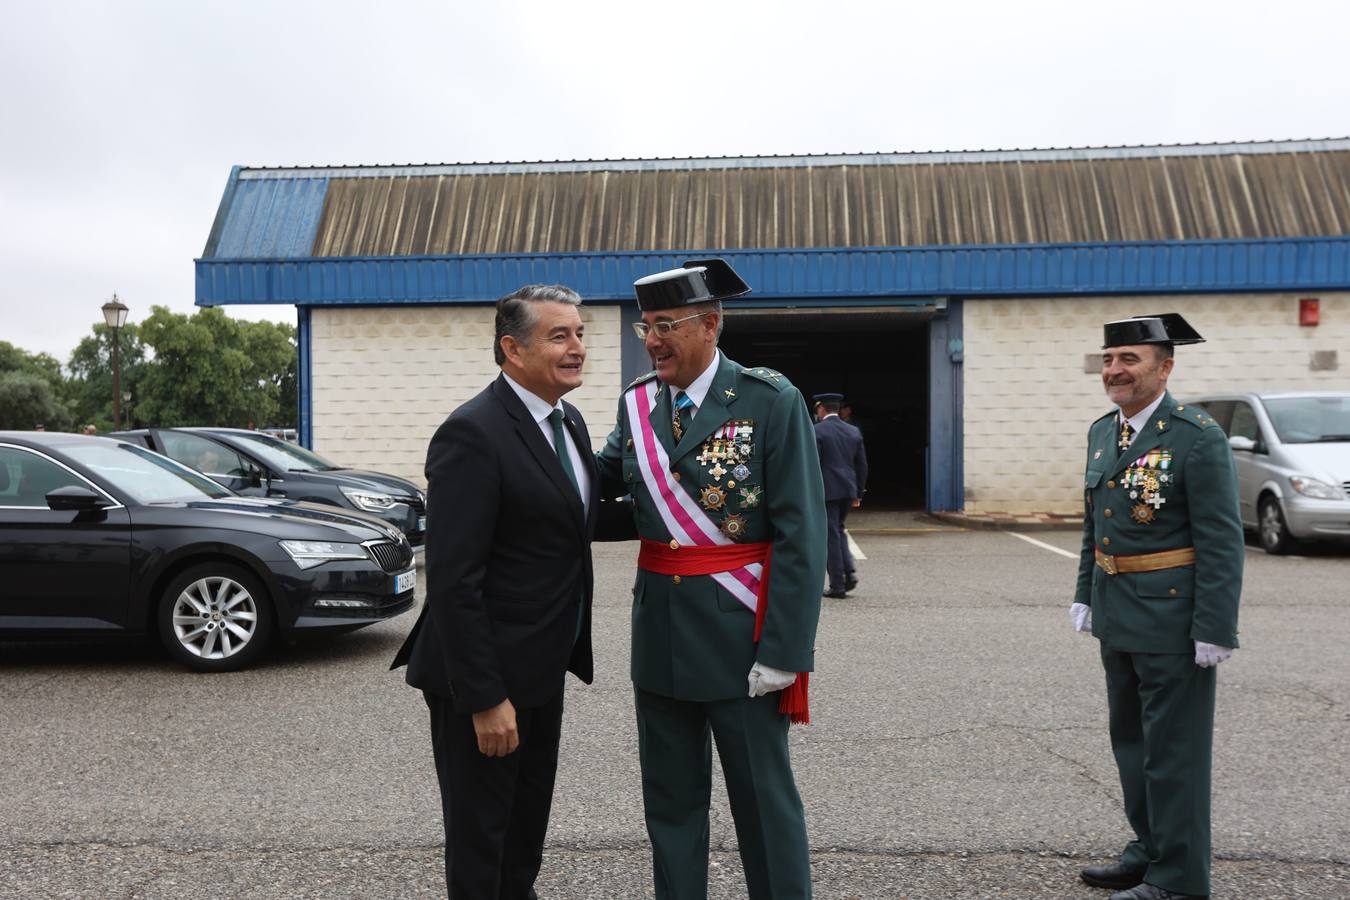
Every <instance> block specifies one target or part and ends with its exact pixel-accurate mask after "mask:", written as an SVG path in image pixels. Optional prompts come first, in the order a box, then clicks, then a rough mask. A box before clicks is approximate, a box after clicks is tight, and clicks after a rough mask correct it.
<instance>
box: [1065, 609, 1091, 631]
mask: <svg viewBox="0 0 1350 900" xmlns="http://www.w3.org/2000/svg"><path fill="white" fill-rule="evenodd" d="M1069 618H1070V619H1072V620H1073V630H1074V631H1083V632H1086V633H1088V634H1091V633H1092V607H1090V606H1088V605H1087V604H1086V603H1075V604H1073V605H1072V606H1070V607H1069Z"/></svg>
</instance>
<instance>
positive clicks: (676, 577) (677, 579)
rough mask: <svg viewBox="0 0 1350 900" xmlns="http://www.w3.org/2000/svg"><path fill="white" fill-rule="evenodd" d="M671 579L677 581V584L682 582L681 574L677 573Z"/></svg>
mask: <svg viewBox="0 0 1350 900" xmlns="http://www.w3.org/2000/svg"><path fill="white" fill-rule="evenodd" d="M670 580H671V581H673V582H675V583H676V584H679V583H680V576H678V575H675V576H673V577H672V578H671V579H670Z"/></svg>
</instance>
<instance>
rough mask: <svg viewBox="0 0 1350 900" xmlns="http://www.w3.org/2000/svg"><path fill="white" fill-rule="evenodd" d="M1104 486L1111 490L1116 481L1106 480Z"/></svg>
mask: <svg viewBox="0 0 1350 900" xmlns="http://www.w3.org/2000/svg"><path fill="white" fill-rule="evenodd" d="M1106 486H1107V487H1109V488H1111V489H1112V490H1114V489H1115V487H1116V483H1115V482H1114V481H1108V482H1107V483H1106Z"/></svg>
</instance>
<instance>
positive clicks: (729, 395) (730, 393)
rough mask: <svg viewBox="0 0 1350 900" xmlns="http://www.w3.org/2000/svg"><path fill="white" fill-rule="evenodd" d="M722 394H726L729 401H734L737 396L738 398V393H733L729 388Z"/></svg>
mask: <svg viewBox="0 0 1350 900" xmlns="http://www.w3.org/2000/svg"><path fill="white" fill-rule="evenodd" d="M722 393H724V394H726V395H727V399H728V400H731V399H734V398H735V396H736V392H735V391H733V390H732V389H731V388H727V389H726V390H725V391H723V392H722Z"/></svg>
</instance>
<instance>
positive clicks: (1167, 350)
mask: <svg viewBox="0 0 1350 900" xmlns="http://www.w3.org/2000/svg"><path fill="white" fill-rule="evenodd" d="M1153 349H1155V350H1157V351H1158V363H1159V364H1160V365H1161V363H1162V361H1163V360H1165V359H1171V358H1172V354H1173V353H1174V352H1175V349H1176V348H1174V347H1173V346H1172V345H1171V344H1154V345H1153Z"/></svg>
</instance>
